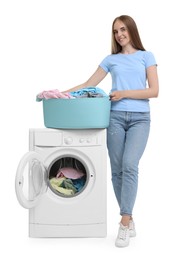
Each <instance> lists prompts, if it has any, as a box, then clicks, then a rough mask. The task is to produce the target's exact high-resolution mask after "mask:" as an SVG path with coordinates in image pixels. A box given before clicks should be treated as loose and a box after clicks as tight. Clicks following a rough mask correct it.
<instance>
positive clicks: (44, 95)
mask: <svg viewBox="0 0 173 260" xmlns="http://www.w3.org/2000/svg"><path fill="white" fill-rule="evenodd" d="M50 98H65V99H68V98H74V97H73V96H72V95H71V94H70V93H62V92H60V91H59V90H58V89H52V90H47V91H43V92H41V93H39V94H38V95H37V96H36V101H42V99H50Z"/></svg>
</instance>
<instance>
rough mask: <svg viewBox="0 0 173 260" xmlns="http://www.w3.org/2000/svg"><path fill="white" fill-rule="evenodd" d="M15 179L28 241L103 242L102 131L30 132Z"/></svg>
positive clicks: (104, 148) (103, 162) (104, 175)
mask: <svg viewBox="0 0 173 260" xmlns="http://www.w3.org/2000/svg"><path fill="white" fill-rule="evenodd" d="M29 150H30V151H29V152H28V153H27V154H25V155H24V156H23V158H22V159H21V161H20V163H19V166H18V169H17V174H16V183H15V185H16V195H17V198H18V200H19V202H20V204H21V205H22V206H23V207H25V208H28V209H29V235H30V236H31V237H104V236H106V157H107V150H106V130H105V129H88V130H60V129H31V130H30V135H29Z"/></svg>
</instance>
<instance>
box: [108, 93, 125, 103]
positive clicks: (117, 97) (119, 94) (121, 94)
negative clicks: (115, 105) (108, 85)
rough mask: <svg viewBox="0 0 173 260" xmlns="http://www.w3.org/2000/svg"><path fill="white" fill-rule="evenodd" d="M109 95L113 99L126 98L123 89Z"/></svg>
mask: <svg viewBox="0 0 173 260" xmlns="http://www.w3.org/2000/svg"><path fill="white" fill-rule="evenodd" d="M109 97H110V100H111V101H119V100H121V99H122V98H124V96H123V91H114V92H112V93H111V94H110V95H109Z"/></svg>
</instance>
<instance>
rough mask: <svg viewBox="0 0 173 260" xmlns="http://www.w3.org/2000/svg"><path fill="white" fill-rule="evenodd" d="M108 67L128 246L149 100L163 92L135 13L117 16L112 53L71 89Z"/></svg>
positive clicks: (117, 185)
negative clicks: (133, 14) (85, 78)
mask: <svg viewBox="0 0 173 260" xmlns="http://www.w3.org/2000/svg"><path fill="white" fill-rule="evenodd" d="M109 72H110V73H111V76H112V90H111V94H110V99H111V101H112V102H111V115H110V125H109V127H108V130H107V146H108V152H109V157H110V163H111V171H112V183H113V188H114V192H115V196H116V199H117V201H118V205H119V208H120V215H121V221H120V226H119V231H118V235H117V238H116V242H115V245H116V246H118V247H125V246H128V245H129V241H130V237H133V236H135V235H136V231H135V225H134V221H133V218H132V212H133V207H134V204H135V199H136V194H137V185H138V164H139V160H140V158H141V156H142V154H143V152H144V149H145V147H146V144H147V140H148V135H149V129H150V108H149V100H148V99H149V98H154V97H157V96H158V91H159V84H158V76H157V66H156V61H155V58H154V56H153V54H152V53H151V52H148V51H146V50H145V49H144V47H143V45H142V42H141V39H140V36H139V33H138V29H137V26H136V23H135V21H134V20H133V19H132V18H131V17H130V16H127V15H122V16H119V17H117V18H116V19H115V20H114V21H113V24H112V54H111V55H108V56H107V57H106V58H105V59H104V60H103V61H102V62H101V63H100V65H99V67H98V68H97V70H96V71H95V73H94V74H93V75H92V76H91V77H90V78H89V79H88V80H87V81H86V82H85V83H83V84H81V85H79V86H77V87H74V88H72V89H70V90H68V91H76V90H78V89H81V88H84V87H88V86H96V85H98V84H99V83H100V82H101V81H102V80H103V79H104V78H105V77H106V75H107V74H108V73H109ZM147 82H148V87H147V86H146V83H147Z"/></svg>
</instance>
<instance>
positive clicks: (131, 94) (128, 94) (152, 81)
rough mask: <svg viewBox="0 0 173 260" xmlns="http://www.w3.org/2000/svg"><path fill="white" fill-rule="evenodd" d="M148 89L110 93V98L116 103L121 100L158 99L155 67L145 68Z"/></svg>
mask: <svg viewBox="0 0 173 260" xmlns="http://www.w3.org/2000/svg"><path fill="white" fill-rule="evenodd" d="M146 73H147V79H148V86H149V87H148V88H146V89H141V90H140V89H139V90H122V91H114V92H112V93H111V95H110V98H111V100H112V101H118V100H120V99H122V98H131V99H148V98H153V97H158V94H159V82H158V75H157V66H150V67H148V68H147V72H146Z"/></svg>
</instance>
